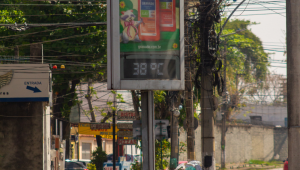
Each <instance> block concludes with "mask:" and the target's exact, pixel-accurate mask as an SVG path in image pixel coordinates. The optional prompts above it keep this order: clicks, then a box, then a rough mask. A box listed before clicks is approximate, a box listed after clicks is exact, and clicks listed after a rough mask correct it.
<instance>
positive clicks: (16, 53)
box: [14, 46, 19, 64]
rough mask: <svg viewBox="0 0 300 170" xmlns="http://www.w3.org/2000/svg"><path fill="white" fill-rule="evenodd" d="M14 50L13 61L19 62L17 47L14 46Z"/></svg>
mask: <svg viewBox="0 0 300 170" xmlns="http://www.w3.org/2000/svg"><path fill="white" fill-rule="evenodd" d="M14 51H15V57H14V62H15V63H16V64H18V63H19V47H18V46H15V48H14Z"/></svg>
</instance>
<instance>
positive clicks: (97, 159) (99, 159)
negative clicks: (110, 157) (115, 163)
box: [91, 147, 107, 170]
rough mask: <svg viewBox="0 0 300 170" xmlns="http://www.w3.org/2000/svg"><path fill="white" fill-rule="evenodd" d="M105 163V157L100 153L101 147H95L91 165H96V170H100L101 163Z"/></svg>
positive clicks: (104, 154)
mask: <svg viewBox="0 0 300 170" xmlns="http://www.w3.org/2000/svg"><path fill="white" fill-rule="evenodd" d="M106 161H107V155H106V153H105V152H104V151H102V148H101V147H97V150H95V151H94V152H93V157H92V160H91V162H92V164H94V165H96V167H97V170H101V169H102V167H103V163H104V162H106Z"/></svg>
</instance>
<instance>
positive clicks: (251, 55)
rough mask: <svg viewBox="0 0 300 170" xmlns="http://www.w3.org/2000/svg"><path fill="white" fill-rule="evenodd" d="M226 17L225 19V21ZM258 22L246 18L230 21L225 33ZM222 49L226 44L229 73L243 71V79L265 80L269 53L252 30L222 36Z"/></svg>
mask: <svg viewBox="0 0 300 170" xmlns="http://www.w3.org/2000/svg"><path fill="white" fill-rule="evenodd" d="M225 19H226V18H224V19H223V22H224V20H225ZM253 24H257V23H255V22H250V21H245V20H238V19H236V20H231V21H229V22H228V23H227V24H226V26H225V29H224V31H223V33H222V34H223V35H226V34H229V33H234V32H236V30H238V29H240V30H242V29H247V28H248V26H249V25H253ZM221 41H223V43H222V42H221V44H220V49H223V50H224V46H225V45H226V46H227V48H226V56H227V63H226V64H228V66H229V67H227V69H228V73H229V75H228V76H230V74H231V73H239V74H241V73H243V74H245V76H243V79H244V80H245V81H247V82H254V81H260V80H264V79H265V77H266V74H267V73H268V69H267V66H268V65H269V62H268V58H269V57H268V53H266V52H265V51H264V49H263V46H262V42H261V40H260V39H259V38H258V37H257V36H256V35H255V34H254V33H253V32H252V31H251V30H248V29H247V30H244V31H241V32H239V33H238V34H232V35H229V36H225V37H222V38H221Z"/></svg>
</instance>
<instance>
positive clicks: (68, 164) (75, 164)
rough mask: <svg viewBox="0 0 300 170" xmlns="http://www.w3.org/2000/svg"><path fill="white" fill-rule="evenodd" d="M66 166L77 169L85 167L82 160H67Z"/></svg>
mask: <svg viewBox="0 0 300 170" xmlns="http://www.w3.org/2000/svg"><path fill="white" fill-rule="evenodd" d="M65 168H67V169H76V168H85V166H84V165H83V164H82V163H80V162H66V163H65Z"/></svg>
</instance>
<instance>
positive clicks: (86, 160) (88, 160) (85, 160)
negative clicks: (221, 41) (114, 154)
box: [72, 159, 91, 166]
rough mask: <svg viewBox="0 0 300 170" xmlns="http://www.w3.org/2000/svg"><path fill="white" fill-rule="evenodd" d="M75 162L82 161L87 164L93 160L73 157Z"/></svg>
mask: <svg viewBox="0 0 300 170" xmlns="http://www.w3.org/2000/svg"><path fill="white" fill-rule="evenodd" d="M72 161H73V162H80V163H82V164H83V165H84V166H87V164H88V163H91V160H90V159H79V161H78V159H72Z"/></svg>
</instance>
